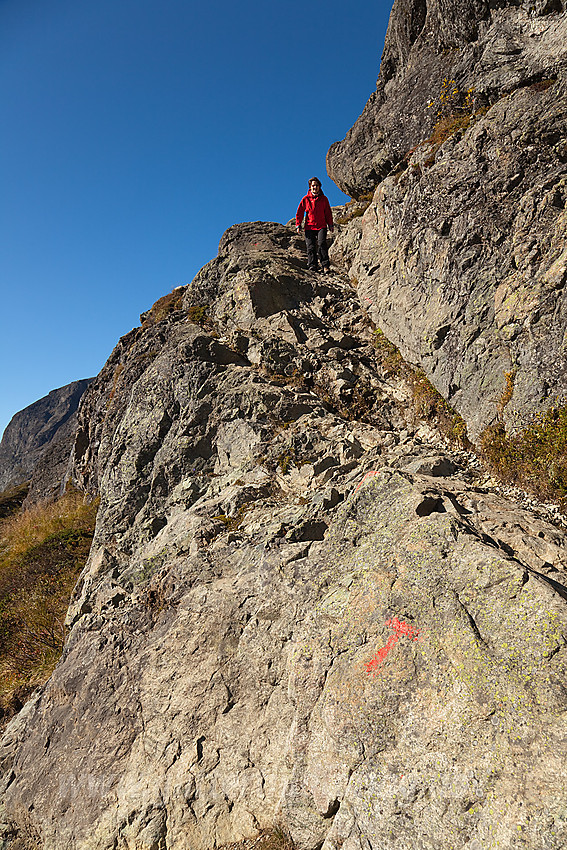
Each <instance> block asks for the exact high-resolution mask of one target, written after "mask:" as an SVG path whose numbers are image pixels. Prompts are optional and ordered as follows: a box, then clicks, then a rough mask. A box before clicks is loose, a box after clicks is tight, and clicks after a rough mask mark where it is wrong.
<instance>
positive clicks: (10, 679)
mask: <svg viewBox="0 0 567 850" xmlns="http://www.w3.org/2000/svg"><path fill="white" fill-rule="evenodd" d="M96 511H97V503H96V502H91V503H90V504H88V503H87V502H86V501H85V498H84V496H83V494H81V493H77V492H76V491H72V492H69V493H67V494H65V495H64V496H63V497H62V498H61V499H60V500H59V501H57V502H54V503H51V504H48V505H37V506H35V507H32V508H30V509H28V510H25V511H20V512H19V513H17V514H14V515H13V516H10V517H8V518H7V519H3V520H2V521H1V523H0V713H1V714H2V715H4V716H6V715H7V716H9V715H10V714H12V713H13V712H14V711H15V710H17V709H18V708H20V707H21V704H22V703H23V701H24V699H25V698H26V696H28V695H29V693H30V692H31V691H32V690H33V689H34V688H35V687H37V685H39V684H41V683H42V682H44V681H45V680H46V679H47V678H48V677H49V675H50V674H51V672H52V670H53V667H54V666H55V663H56V662H57V660H58V658H59V656H60V654H61V651H62V648H63V641H64V638H65V628H64V619H65V613H66V610H67V607H68V604H69V598H70V595H71V591H72V589H73V587H74V585H75V582H76V581H77V577H78V575H79V573H80V571H81V569H82V568H83V566H84V564H85V562H86V559H87V557H88V553H89V549H90V545H91V541H92V536H93V533H94V525H95V518H96Z"/></svg>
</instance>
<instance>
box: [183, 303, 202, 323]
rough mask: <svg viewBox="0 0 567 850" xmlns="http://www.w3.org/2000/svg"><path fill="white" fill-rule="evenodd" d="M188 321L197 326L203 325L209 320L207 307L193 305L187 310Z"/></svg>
mask: <svg viewBox="0 0 567 850" xmlns="http://www.w3.org/2000/svg"><path fill="white" fill-rule="evenodd" d="M187 319H188V320H189V321H190V322H193V323H194V324H195V325H202V324H204V322H205V321H206V319H207V307H206V305H205V306H203V305H198V304H193V305H192V306H191V307H189V309H188V310H187Z"/></svg>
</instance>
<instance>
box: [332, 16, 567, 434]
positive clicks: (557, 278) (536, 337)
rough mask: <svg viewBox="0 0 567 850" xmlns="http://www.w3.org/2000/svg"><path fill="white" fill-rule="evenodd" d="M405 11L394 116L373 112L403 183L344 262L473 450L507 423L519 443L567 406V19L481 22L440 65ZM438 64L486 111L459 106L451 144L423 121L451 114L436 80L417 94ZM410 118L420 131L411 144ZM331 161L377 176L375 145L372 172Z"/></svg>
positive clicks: (346, 235) (342, 252) (384, 183)
mask: <svg viewBox="0 0 567 850" xmlns="http://www.w3.org/2000/svg"><path fill="white" fill-rule="evenodd" d="M434 6H435V4H433V5H432V6H431V7H430V6H429V4H428V16H429V14H430V10H431V9H433V8H434ZM453 6H454V7H455V9H457V7H458V6H459V4H451V8H452V7H453ZM404 8H405V7H403V6H402V5H400V6H398V5H396V6H395V9H394V12H395V14H394V13H393V18H392V23H391V26H390V30H391V31H390V35H389V41H388V44H387V47H386V49H385V59H384V60H383V64H382V69H383V71H382V72H381V77H383V80H382V83H383V85H382V88H381V89H380V91H382V92H383V97H384V98H385V99H384V102H383V112H380V111H379V110H378V111H376V110H374V108H372V109H370V106H369V107H367V109H369V110H370V111H371V113H372V115H373V116H374V117H375V118H376V120H378V117H376V116H381V115H383V114H384V115H387V116H389V120H391V125H392V126H391V127H390V128H389V129H387V130H384V132H383V135H384V138H385V139H386V141H385V142H384V145H385V147H384V150H386V149H387V150H388V151H390V153H388V157H389V161H391V162H392V163H400V161H401V159H402V157H403V156H404V155H405V156H406V159H405V160H404V161H403V163H400V165H399V168H398V170H397V172H396V173H395V174H391V175H390V176H386V170H384V169H382V170H381V171H380V170H379V169H378V170H376V169H375V170H376V175H377V179H378V180H380V181H381V182H380V183H379V186H378V188H377V189H376V192H375V193H374V197H373V201H372V203H371V205H370V207H369V208H368V210H367V211H366V213H365V215H364V217H363V218H362V220H359V219H357V220H356V221H353V222H352V223H351V224H349V225H348V226H346V227H345V228H343V232H342V234H341V235H340V236H339V238H338V239H337V241H336V245H335V250H336V252H337V254H336V256H337V258H339V257H340V258H341V259H342V260H343V261H346V262H347V263H348V265H349V268H350V273H351V275H352V276H353V277H354V278H356V280H357V281H358V286H359V288H360V294H361V297H362V298H363V300H364V301H365V303H367V304H368V306H369V310H370V312H371V315H372V317H373V319H374V321H375V322H376V323H377V324H378V326H379V327H380V328H381V329H382V330H383V331H384V333H385V334H386V335H387V336H388V337H389V338H390V339H391V340H392V341H393V342H394V343H396V345H398V346H399V347H400V350H401V351H402V353H403V354H404V356H405V357H406V358H407V359H409V360H410V361H411V362H413V363H416V364H419V365H420V366H421V367H422V368H423V369H424V370H425V372H426V374H427V375H428V377H429V378H430V380H431V381H432V382H433V383H434V384H435V386H436V387H437V389H439V391H440V392H441V393H442V394H443V395H444V397H445V398H447V399H448V401H449V402H450V403H451V404H452V405H453V406H454V407H455V408H456V409H457V410H458V411H459V413H461V415H462V416H463V417H464V419H465V420H466V422H467V424H468V426H469V432H470V434H471V435H472V436H473V437H476V435H478V433H479V432H480V431H481V430H482V429H483V428H484V427H485V426H486V425H488V424H491V423H493V422H494V421H495V420H497V419H503V420H504V422H505V423H506V424H507V425H508V427H509V428H511V429H517V428H520V427H522V426H525V424H526V423H527V422H528V421H529V420H530V418H531V417H532V416H533V414H534V413H536V412H538V411H540V410H543V409H546V408H547V407H549V406H550V404H554V403H562V402H564V400H565V396H566V386H567V384H566V363H565V333H566V331H567V325H566V321H567V320H566V316H567V310H566V305H565V303H564V291H565V282H566V280H567V278H566V273H567V272H566V269H567V265H566V254H565V251H566V245H567V243H566V240H565V223H566V222H565V192H566V188H565V187H566V185H567V182H566V181H567V154H566V150H567V149H566V148H565V136H566V132H567V92H566V85H567V83H566V76H565V69H566V61H565V59H566V54H565V51H566V49H567V14H565V13H564V12H561V13H560V12H559V11H557V10H555V11H553V13H551V9H552V7H551V6H549V5H541V7H538V8H539V9H540V11H541V13H542V15H543V12H544V10H547V12H549V14H545V15H543V16H542V15H538V14H536V12H535V7H534V10H533V11H532V12H529V13H528V11H526V8H525V7H524V6H522V5H518V6H510V5H507V4H502V6H501V7H499V8H498V9H497V10H493V11H491V12H490V14H488V13H487V17H486V19H485V18H484V17H483V16H480V17H479V23H478V27H477V32H476V35H474V38H473V36H470V38H471V39H473V40H472V41H470V43H469V42H467V44H466V46H463V47H458V43H460V42H459V39H461V35H459V36H458V38H457V37H456V36H455V38H456V41H455V45H456V46H455V49H451V50H445V51H442V52H441V53H438V52H435V50H437V48H436V47H435V43H434V44H433V47H430V46H427V45H426V44H425V42H424V38H425V36H424V33H425V31H426V30H427V25H425V24H424V27H425V29H424V30H423V32H422V34H421V35H420V36H419V37H418V38H417V39H416V40H415V41H414V42H413V43H412V44H411V45H410V44H409V41H410V39H409V36H408V38H407V39H406V40H405V41H404V39H403V38H402V36H399V37H398V36H397V35H396V33H398V31H399V30H400V27H401V30H402V33H406V30H408V31H412V32H413V30H412V25H411V16H410V18H408V19H407V20H406V28H405V29H404V27H403V26H402V21H403V18H402V17H400V16H401V15H402V12H403V10H404ZM470 8H471V9H474V8H476V7H474V6H471V7H470ZM478 8H479V9H480V8H481V7H480V5H479V7H478ZM553 9H555V7H553ZM431 14H433V12H431ZM466 21H467V18H466V16H463V18H462V22H463V26H465V29H466V31H467V32H469V29H470V28H469V25H468V24H467V23H466ZM451 27H452V24H451ZM427 31H428V30H427ZM451 31H452V32H453V30H452V29H451ZM439 32H440V35H439V38H441V37H443V38H445V36H442V33H443V32H444V30H443V27H441V28H440V30H439ZM454 32H456V30H454ZM463 38H464V36H463ZM467 38H469V36H467ZM396 39H397V40H396ZM420 39H421V41H420ZM392 40H393V41H392ZM461 40H462V39H461ZM443 43H444V44H445V43H447V44H449V42H445V41H444V42H443ZM427 44H429V42H428V43H427ZM457 48H458V49H457ZM396 50H397V53H396V54H395V55H396V56H397V59H396V62H394V63H393V64H392V63H391V62H390V60H389V58H388V57H390V56H391V55H393V53H392V51H394V52H395V51H396ZM431 50H433V52H434V54H435V62H436V63H437V64H436V66H435V67H436V71H435V73H436V74H439V75H441V76H442V75H445V76H446V78H449V75H450V76H451V79H454V80H456V83H455V91H457V92H464V91H467V90H469V89H470V90H471V91H472V92H473V93H474V98H476V100H477V103H476V105H475V106H474V107H472V106H471V107H470V112H471V113H474V114H472V115H471V114H466V109H465V107H461V106H457V104H456V101H455V103H454V104H453V105H449V107H447V108H448V111H449V112H450V111H451V110H454V114H455V115H456V119H455V120H457V124H456V125H455V126H453V127H452V128H451V126H449V124H450V122H451V120H453V119H452V118H451V117H450V115H447V116H446V119H447V121H448V122H449V124H447V123H446V124H445V125H443V121H440V124H441V130H443V126H444V127H445V130H444V131H443V132H441V130H440V135H439V136H438V137H437V138H435V137H432V136H430V133H431V129H432V122H433V120H434V118H432V119H431V120H430V121H428V120H427V119H426V117H425V114H426V111H427V103H426V100H427V98H429V99H430V100H431V101H432V102H433V101H435V102H434V104H433V105H434V109H433V112H434V111H435V110H436V109H438V108H443V109H444V108H445V107H444V106H443V105H442V104H441V106H440V101H439V97H438V92H439V87H438V82H436V81H434V80H433V77H432V78H431V80H430V81H429V82H427V83H426V84H425V85H424V87H423V91H422V86H421V83H420V86H419V87H416V85H414V83H415V79H417V78H418V77H419V78H420V79H421V80H422V81H423V80H427V79H429V78H428V77H427V74H428V73H429V71H428V69H430V68H431V67H432V66H431V64H430V51H431ZM428 51H429V52H428ZM404 57H406V59H404ZM428 57H429V58H428ZM402 60H403V61H402ZM431 61H432V60H431ZM384 62H386V66H385V65H384ZM388 62H390V64H388ZM392 62H393V60H392ZM443 63H445V65H444V64H443ZM446 63H449V65H446ZM390 66H391V68H390ZM441 66H443V68H442V67H441ZM389 68H390V70H388V69H389ZM392 69H393V70H392ZM391 74H393V76H391V77H389V76H388V75H391ZM386 77H388V79H389V80H390V81H389V82H386ZM435 79H437V78H435ZM411 80H414V83H412V82H411ZM537 81H539V82H537ZM406 85H407V86H409V88H408V92H410V91H411V93H412V97H413V96H416V97H417V93H418V92H421V94H420V97H421V106H420V107H419V109H418V108H417V106H416V105H415V104H414V105H411V104H410V103H409V101H408V100H407V98H406V95H405V94H404V91H403V87H404V86H406ZM379 88H380V87H379ZM451 88H452V87H451ZM446 91H447V89H446ZM451 96H452V95H451V92H448V94H447V97H448V99H449V100H450V98H451ZM377 97H378V96H377ZM407 97H409V94H408V95H407ZM455 97H457V96H455ZM480 103H484V104H485V107H484V109H481V110H478V108H477V107H478V105H479V104H480ZM373 110H374V111H373ZM420 110H421V111H420ZM429 112H432V110H429ZM410 115H413V116H417V118H418V119H419V120H418V121H417V124H418V126H419V132H418V131H417V130H416V132H415V133H414V134H413V135H412V132H413V131H411V132H410V130H409V129H407V126H406V125H407V122H408V121H409V117H408V116H410ZM398 119H399V122H400V127H399V128H396V127H395V126H394V124H395V123H396V121H398ZM373 120H374V119H373ZM380 120H382V119H380ZM461 121H462V122H463V123H462V124H461V123H460V122H461ZM469 122H470V123H469ZM364 126H366V125H365V124H364V122H363V123H362V124H360V127H359V128H358V129H356V127H355V128H353V131H351V132H353V133H358V132H363V129H364ZM357 127H358V125H357ZM459 127H460V129H459ZM404 128H405V129H404ZM369 132H370V131H369ZM372 138H373V139H376V138H377V135H376V133H374V131H372ZM394 148H395V150H396V151H397V153H395V155H394V154H392V153H391V152H392V151H393V150H394ZM357 150H358V148H357ZM333 151H335V152H334V153H333ZM408 152H409V153H408ZM380 155H381V156H382V154H380ZM329 156H330V162H331V173H333V174H334V173H335V172H334V169H335V165H333V164H332V163H335V159H336V160H337V162H342V161H343V159H344V162H345V167H348V168H352V169H353V172H355V173H356V174H357V175H364V173H365V171H364V168H365V166H363V164H362V161H364V162H365V163H366V167H367V169H368V168H373V167H374V166H372V165H371V163H372V162H373V161H374V160H373V158H374V153H373V152H372V151H370V150H366V149H365V148H364V145H362V144H360V145H359V152H358V154H357V155H356V156H358V159H357V158H356V156H354V155H353V156H351V154H350V153H349V148H348V146H346V147H345V148H344V150H342V153H339V151H338V148H337V149H336V150H335V149H334V148H333V149H331V152H330V154H329ZM383 156H386V154H385V153H384V154H383ZM359 160H360V162H359ZM337 167H338V166H337ZM378 172H379V173H378ZM361 179H363V178H361ZM364 179H365V178H364ZM372 179H374V177H373V178H372ZM339 183H340V180H339ZM366 185H367V184H366V183H364V186H361V188H366ZM511 385H513V393H512V394H511V397H510V393H509V391H508V390H509V388H510V386H511Z"/></svg>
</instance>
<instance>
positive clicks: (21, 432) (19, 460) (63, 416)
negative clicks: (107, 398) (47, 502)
mask: <svg viewBox="0 0 567 850" xmlns="http://www.w3.org/2000/svg"><path fill="white" fill-rule="evenodd" d="M89 383H90V379H86V380H82V381H74V382H73V383H71V384H68V385H67V386H65V387H61V388H60V389H57V390H52V391H51V392H50V393H49V395H47V396H45V397H44V398H41V399H39V401H36V402H34V403H33V404H30V405H29V406H28V407H26V408H25V409H24V410H20V411H19V413H16V414H15V416H13V417H12V419H11V420H10V423H9V424H8V426H7V427H6V430H5V431H4V434H3V436H2V441H1V442H0V492H2V491H4V490H7V489H8V488H10V487H15V486H17V485H19V484H23V483H25V482H27V481H31V482H32V486H31V489H30V493H29V497H28V498H29V502H31V501H37V500H38V499H41V498H52V497H53V495H56V494H57V491H58V489H59V486H60V484H61V482H62V481H63V479H64V477H65V473H66V471H67V466H68V463H69V455H70V454H71V449H72V447H73V443H74V440H75V430H76V425H77V415H76V414H77V408H78V406H79V402H80V400H81V398H82V396H83V393H84V392H85V390H86V388H87V387H88V385H89Z"/></svg>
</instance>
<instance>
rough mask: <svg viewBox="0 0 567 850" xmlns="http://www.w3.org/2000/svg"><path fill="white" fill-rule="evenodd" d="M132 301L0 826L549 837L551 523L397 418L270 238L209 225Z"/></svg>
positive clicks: (324, 839)
mask: <svg viewBox="0 0 567 850" xmlns="http://www.w3.org/2000/svg"><path fill="white" fill-rule="evenodd" d="M205 307H206V315H205V311H204V310H203V309H202V308H205ZM148 315H149V316H150V318H147V319H146V322H145V323H144V327H142V328H140V329H137V330H135V331H133V332H132V333H131V334H129V335H128V336H127V337H125V338H124V339H123V340H121V341H120V343H119V345H118V346H117V348H116V350H115V351H114V352H113V355H112V357H111V359H110V361H109V363H108V364H107V366H106V367H105V368H104V369H103V371H102V372H101V374H100V375H99V377H98V378H97V379H96V380H95V381H94V382H93V384H92V386H91V387H90V388H89V390H88V393H87V396H86V398H85V401H84V404H83V405H82V407H81V411H80V423H79V432H78V437H77V441H76V445H75V476H76V480H77V481H78V482H79V481H81V482H82V483H83V486H84V487H85V488H87V489H91V490H94V489H98V490H99V491H100V494H101V508H100V513H99V518H98V522H97V530H96V534H95V540H94V544H93V549H92V552H91V557H90V559H89V563H88V565H87V567H86V569H85V571H84V573H83V575H82V577H81V580H80V582H79V585H78V587H77V590H76V594H75V598H74V600H73V603H72V605H71V608H70V611H69V623H70V625H71V626H72V628H71V632H70V636H69V640H68V642H67V645H66V649H65V653H64V656H63V658H62V660H61V662H60V664H59V665H58V667H57V669H56V671H55V673H54V674H53V676H52V677H51V679H50V681H49V682H48V684H47V685H46V687H45V688H44V689H43V690H42V691H41V693H39V694H38V695H37V696H36V698H35V699H33V700H32V701H30V702H29V703H28V704H27V705H26V706H25V708H24V710H23V711H22V712H21V713H20V715H18V716H17V717H16V718H15V719H14V720H13V721H12V722H11V724H10V725H9V727H8V728H7V730H6V733H5V735H4V737H3V740H2V745H1V749H0V766H1V771H2V777H3V787H4V789H5V790H4V793H3V800H4V806H5V812H4V820H5V824H4V837H5V841H6V842H8V841H12V842H14V841H19V842H20V847H26V846H39V847H45V848H49V850H59V848H61V850H63V848H65V850H68V848H71V847H72V848H75V850H87V848H88V850H95V848H96V850H110V848H124V850H125V849H126V848H138V850H162V848H168V847H171V848H176V850H213V848H217V847H222V846H224V845H228V844H230V843H234V842H238V841H243V840H244V839H248V838H252V837H254V836H257V835H258V832H259V830H261V829H262V828H268V827H271V826H273V825H274V824H275V823H281V824H282V825H283V827H284V828H285V829H287V830H289V832H290V833H291V835H292V837H293V839H294V841H295V843H296V846H297V847H298V848H300V849H301V850H315V848H321V847H322V848H323V850H338V848H345V850H368V848H369V847H380V848H385V849H386V850H390V849H391V850H393V848H396V850H400V848H402V850H410V848H411V850H414V848H416V847H420V846H423V847H429V846H434V845H438V846H441V847H452V846H455V847H467V848H469V850H473V848H478V847H483V848H484V847H489V846H491V845H494V846H496V845H497V842H499V845H500V846H503V847H506V846H508V847H512V846H518V847H525V848H533V850H535V848H542V847H546V848H549V850H559V848H562V847H563V846H565V843H566V840H567V821H566V818H565V811H566V804H567V799H566V794H567V792H566V790H565V783H564V779H563V765H564V760H565V756H566V747H565V732H566V730H565V716H566V709H567V697H566V689H565V672H566V671H565V665H566V653H565V646H566V643H567V641H566V638H567V605H566V595H567V590H566V587H567V551H566V547H565V537H564V534H563V533H562V532H560V531H558V530H557V529H555V528H554V527H553V526H550V525H549V524H548V523H546V522H545V521H544V520H543V519H539V518H537V517H536V516H535V515H534V514H532V513H529V512H528V511H525V510H521V509H518V508H517V506H514V505H513V504H511V503H510V502H508V501H507V500H506V499H504V498H502V497H500V496H498V495H497V494H495V493H494V492H491V491H490V490H488V489H486V488H484V487H482V486H480V485H479V481H478V479H477V477H476V473H475V472H474V469H472V468H468V466H467V463H468V458H467V456H466V455H464V454H463V453H456V452H451V451H449V450H448V449H447V448H446V447H444V446H443V444H442V442H440V440H439V438H438V436H436V435H435V434H434V433H433V432H432V431H431V430H430V429H428V428H427V427H425V426H421V427H420V428H419V429H418V430H416V428H417V425H416V424H415V423H412V420H411V413H410V405H409V397H408V391H407V389H406V388H404V386H403V385H401V384H400V383H399V382H397V381H396V378H395V376H390V377H388V376H386V375H384V374H383V373H382V371H381V370H380V368H379V367H378V366H377V363H376V360H375V358H374V354H373V347H372V332H371V329H370V327H369V325H368V322H367V319H366V317H365V313H364V311H363V310H362V309H361V308H360V305H359V303H358V301H357V298H356V293H355V292H354V290H353V288H352V286H351V285H350V284H349V282H348V280H347V278H346V277H341V276H339V275H334V276H332V277H331V278H330V279H328V278H323V277H321V278H319V277H316V276H314V275H311V274H308V273H307V272H306V271H305V269H304V257H303V253H302V246H301V240H300V239H298V238H297V237H296V236H295V235H294V233H293V230H291V229H289V228H285V227H283V226H281V225H276V224H270V223H268V224H261V223H254V224H246V225H237V226H235V227H233V228H230V230H229V231H227V233H226V234H225V236H224V237H223V240H222V241H221V246H220V250H219V256H218V257H217V258H216V259H215V260H213V261H212V262H211V263H209V264H208V265H207V266H205V268H204V269H203V270H202V271H201V272H200V273H199V274H198V275H197V277H196V279H195V280H194V282H193V283H192V284H191V286H190V287H188V288H187V290H186V291H185V293H184V300H183V309H179V310H178V311H176V312H173V313H171V315H169V316H168V317H167V318H164V319H162V320H160V321H155V322H153V323H152V321H151V313H150V314H146V316H148ZM191 317H192V318H193V319H194V320H198V321H199V322H200V324H197V323H196V322H195V321H188V318H191ZM34 843H35V844H34ZM12 846H16V845H14V844H12Z"/></svg>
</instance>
